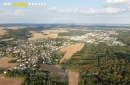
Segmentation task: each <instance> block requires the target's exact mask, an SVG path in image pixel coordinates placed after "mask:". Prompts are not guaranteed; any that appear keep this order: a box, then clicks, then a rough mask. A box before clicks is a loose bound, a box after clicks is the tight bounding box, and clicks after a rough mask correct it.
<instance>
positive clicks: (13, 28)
mask: <svg viewBox="0 0 130 85" xmlns="http://www.w3.org/2000/svg"><path fill="white" fill-rule="evenodd" d="M24 27H25V26H11V27H3V29H12V30H17V29H21V28H24Z"/></svg>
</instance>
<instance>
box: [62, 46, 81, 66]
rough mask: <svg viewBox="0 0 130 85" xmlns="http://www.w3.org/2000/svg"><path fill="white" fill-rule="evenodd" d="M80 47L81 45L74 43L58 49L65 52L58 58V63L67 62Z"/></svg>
mask: <svg viewBox="0 0 130 85" xmlns="http://www.w3.org/2000/svg"><path fill="white" fill-rule="evenodd" d="M82 48H83V46H81V45H78V44H74V45H70V46H67V47H65V48H62V49H60V51H63V52H66V54H65V55H64V57H63V58H62V59H61V60H60V63H61V62H67V61H68V60H69V59H70V58H71V56H72V55H73V54H74V53H76V52H77V51H80V50H81V49H82Z"/></svg>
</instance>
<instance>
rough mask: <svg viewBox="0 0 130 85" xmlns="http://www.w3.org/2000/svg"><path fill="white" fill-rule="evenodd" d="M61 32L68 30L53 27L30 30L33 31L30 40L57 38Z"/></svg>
mask: <svg viewBox="0 0 130 85" xmlns="http://www.w3.org/2000/svg"><path fill="white" fill-rule="evenodd" d="M60 32H68V31H67V30H65V29H51V30H43V31H41V32H36V31H30V33H32V37H31V38H29V40H35V39H44V38H57V37H58V33H60Z"/></svg>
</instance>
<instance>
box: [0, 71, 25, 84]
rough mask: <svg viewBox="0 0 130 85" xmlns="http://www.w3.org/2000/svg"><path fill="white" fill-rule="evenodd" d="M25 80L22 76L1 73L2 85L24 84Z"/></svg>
mask: <svg viewBox="0 0 130 85" xmlns="http://www.w3.org/2000/svg"><path fill="white" fill-rule="evenodd" d="M23 81H24V79H22V78H12V77H4V75H3V74H0V85H22V83H23Z"/></svg>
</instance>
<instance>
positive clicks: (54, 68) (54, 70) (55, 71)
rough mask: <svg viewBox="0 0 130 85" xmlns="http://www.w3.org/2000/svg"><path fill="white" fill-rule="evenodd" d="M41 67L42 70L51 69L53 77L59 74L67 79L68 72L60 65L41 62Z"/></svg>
mask: <svg viewBox="0 0 130 85" xmlns="http://www.w3.org/2000/svg"><path fill="white" fill-rule="evenodd" d="M40 67H41V69H42V70H46V71H50V76H51V77H57V76H59V77H60V78H61V79H63V80H65V79H66V76H67V75H66V72H65V71H64V70H63V69H62V68H60V66H54V65H47V64H41V65H40Z"/></svg>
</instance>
